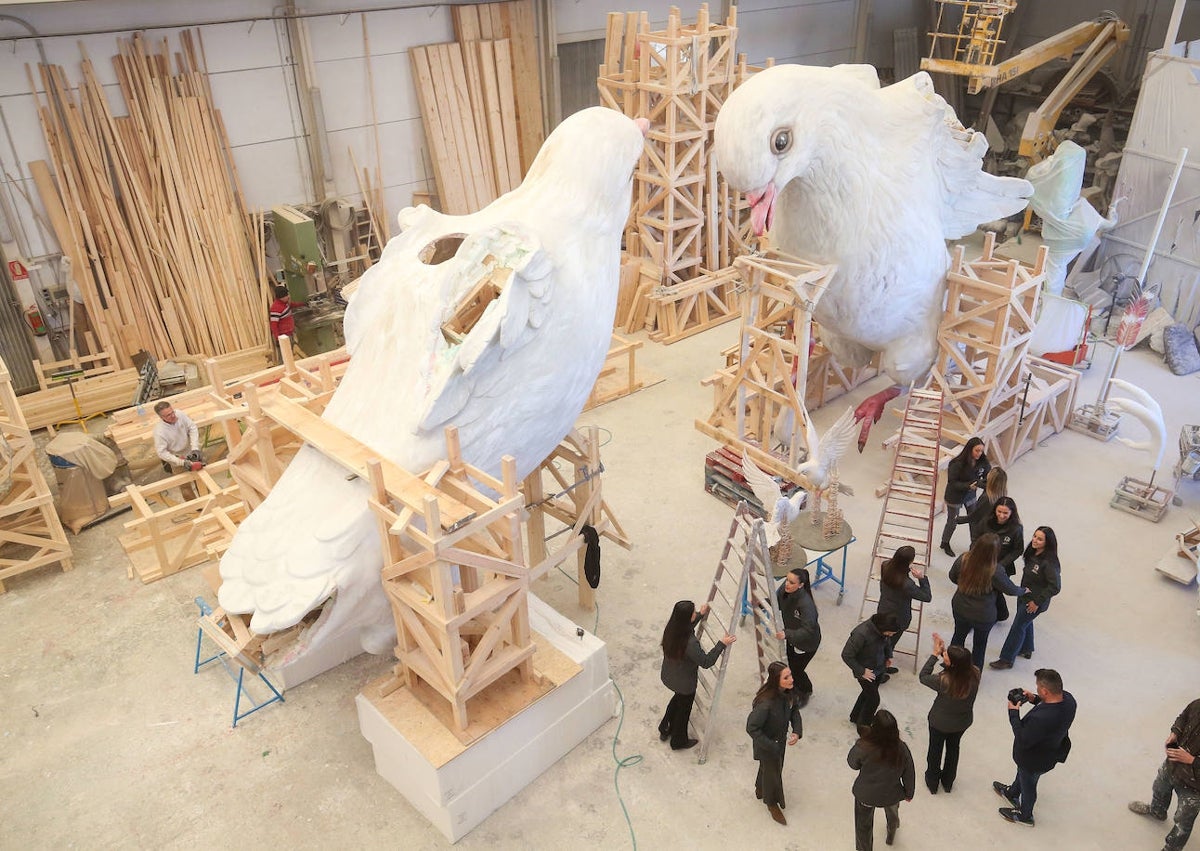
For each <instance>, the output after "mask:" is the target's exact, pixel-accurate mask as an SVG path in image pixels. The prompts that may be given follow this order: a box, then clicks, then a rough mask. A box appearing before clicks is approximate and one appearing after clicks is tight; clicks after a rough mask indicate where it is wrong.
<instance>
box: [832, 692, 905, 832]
mask: <svg viewBox="0 0 1200 851" xmlns="http://www.w3.org/2000/svg"><path fill="white" fill-rule="evenodd" d="M860 730H861V735H860V738H859V740H858V741H857V742H855V743H854V747H852V748H850V753H848V754H846V762H847V763H848V764H849V766H850V767H851V768H853V769H854V770H856V771H857V772H858V777H857V778H856V779H855V781H854V847H855V848H856V849H857V851H871V849H872V848H873V847H874V842H875V835H874V834H875V808H876V807H883V812H884V815H885V816H886V818H887V844H888V845H891V844H892V842H893V840H895V838H896V830H897V829H898V828H899V827H900V802H901V801H911V800H912V799H913V795H914V794H915V793H916V785H917V770H916V767H915V766H914V765H913V758H912V752H911V751H909V749H908V745H906V744H904V742H902V741H900V728H899V726H897V724H896V717H895V716H894V715H892V713H890V712H888V711H887V710H886V709H880V710H879V711H878V712H876V713H875V717H874V718H873V719H872V720H871V725H870V727H864V728H860Z"/></svg>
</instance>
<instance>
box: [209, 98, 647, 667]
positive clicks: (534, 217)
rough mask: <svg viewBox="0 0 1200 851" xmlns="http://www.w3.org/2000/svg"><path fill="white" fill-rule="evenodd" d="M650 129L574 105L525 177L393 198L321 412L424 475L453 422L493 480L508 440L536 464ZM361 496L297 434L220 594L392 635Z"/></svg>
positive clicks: (599, 348) (576, 407) (381, 645)
mask: <svg viewBox="0 0 1200 851" xmlns="http://www.w3.org/2000/svg"><path fill="white" fill-rule="evenodd" d="M648 126H649V124H648V122H647V121H646V120H645V119H638V120H636V121H635V120H633V119H630V118H627V117H625V116H623V115H621V114H620V113H618V112H616V111H614V110H610V109H604V108H601V107H595V108H592V109H585V110H582V111H580V112H577V113H575V114H574V115H571V116H570V117H568V118H567V119H566V120H564V121H563V122H562V124H560V125H559V126H558V127H557V128H556V129H555V130H554V132H552V133H551V134H550V136H549V137H548V138H547V139H546V141H545V143H544V144H543V146H542V148H541V150H540V151H539V153H538V155H537V158H536V159H535V160H534V162H533V164H532V166H531V167H530V169H529V173H528V175H526V177H525V180H524V182H523V183H522V184H521V185H520V186H519V187H517V188H516V189H514V190H513V191H511V192H509V193H507V194H505V195H503V196H501V197H500V198H498V199H496V200H495V201H494V202H492V203H491V204H490V205H488V206H487V207H485V208H484V209H482V210H480V211H478V212H476V213H473V214H471V215H466V216H447V215H442V214H440V213H436V212H434V211H432V210H430V209H429V208H427V207H424V206H421V207H417V208H408V209H406V210H404V211H403V212H401V213H400V216H399V221H400V226H401V233H400V234H399V235H398V236H396V237H395V238H393V239H392V240H390V241H389V242H388V244H387V246H386V248H385V250H384V252H383V255H382V257H381V258H380V260H379V262H378V263H376V264H375V265H374V266H373V267H371V269H369V270H368V271H367V273H366V274H365V275H364V276H363V277H362V278H361V279H360V281H359V285H358V287H357V289H356V291H355V292H354V293H353V295H352V296H351V297H350V299H349V306H348V308H347V311H346V320H345V326H346V345H347V349H348V350H349V352H350V355H351V360H350V364H349V366H348V367H347V370H346V373H345V376H344V377H343V379H342V382H341V384H340V385H339V386H338V388H337V390H336V392H335V393H334V395H333V397H332V399H331V400H330V402H329V404H328V406H327V408H326V409H325V412H324V414H323V416H324V418H325V419H326V420H327V421H329V422H331V423H333V424H334V425H336V426H338V427H339V428H341V429H342V430H343V431H344V432H346V433H347V434H349V435H351V436H352V437H354V438H356V439H357V440H359V441H361V442H362V443H364V444H366V445H367V446H369V447H371V449H373V450H375V451H377V452H378V453H379V455H380V457H381V458H386V459H388V460H390V461H392V462H394V463H396V464H398V465H399V466H401V467H402V468H404V469H406V470H408V471H410V472H412V473H415V474H418V475H419V474H421V473H423V472H424V471H425V470H427V469H428V468H429V467H430V466H432V465H433V464H434V463H435V462H436V461H437V460H439V459H441V458H444V457H445V455H446V447H445V438H444V429H445V427H446V426H447V425H454V426H457V428H458V434H459V441H460V447H461V452H462V457H463V459H464V460H465V461H466V462H467V463H468V464H471V465H473V466H476V467H479V468H481V469H483V470H485V471H487V472H488V473H490V474H491V475H494V476H497V477H499V475H500V461H501V458H502V457H503V456H504V455H512V456H514V457H515V459H516V466H517V475H518V476H520V477H524V476H526V475H527V474H529V473H530V472H532V471H533V470H534V469H536V468H537V466H538V465H539V464H540V463H541V462H542V461H543V460H544V459H545V457H546V456H547V455H548V454H549V453H550V452H551V451H552V450H553V449H554V447H555V446H556V445H558V443H559V441H560V440H562V438H563V437H564V436H566V434H567V433H568V432H569V431H570V429H571V428H572V427H573V425H574V423H575V420H576V418H577V417H578V416H579V413H580V412H581V411H582V410H583V406H584V404H585V403H586V401H587V398H588V395H589V393H590V392H591V390H592V386H593V384H594V383H595V381H596V377H597V375H598V374H599V372H600V370H601V368H602V366H603V363H604V359H605V357H606V354H607V352H608V348H609V344H610V340H611V332H612V324H613V316H614V313H615V311H616V301H617V282H618V274H619V266H620V246H621V233H622V230H623V228H624V225H625V220H626V218H627V217H628V214H629V206H630V199H631V197H632V196H631V190H632V180H633V172H634V168H635V167H636V165H637V162H638V159H639V158H640V156H641V154H642V151H643V148H644V143H645V133H646V132H647V130H648ZM455 246H457V248H456V250H455ZM489 276H490V279H491V280H492V281H497V280H499V281H500V282H501V285H502V289H501V290H500V292H499V293H498V294H494V293H493V296H494V297H493V298H492V300H491V301H490V303H488V304H487V305H486V308H485V309H484V310H483V311H482V314H481V315H478V316H477V317H475V320H474V322H473V324H470V323H466V324H462V323H460V324H457V325H456V324H455V321H454V320H455V317H456V316H460V315H461V311H459V308H460V307H461V306H462V304H463V303H464V302H466V301H467V300H470V299H472V298H475V299H478V297H479V292H480V290H479V285H480V283H481V282H482V281H484V280H485V279H487V278H489ZM468 325H469V327H468ZM367 496H368V488H367V485H366V483H365V482H363V481H361V480H359V479H356V478H354V477H352V476H351V477H348V476H347V475H346V472H345V470H344V469H342V468H341V467H340V466H338V465H337V464H336V463H334V462H333V461H331V460H329V459H328V458H326V457H325V456H324V455H322V454H321V453H319V452H318V451H317V450H315V449H314V448H312V447H309V446H305V447H303V448H302V449H301V450H300V451H299V452H298V453H297V455H296V457H295V458H294V459H293V460H292V462H291V464H290V465H289V466H288V467H287V469H286V470H285V471H284V473H283V476H282V477H281V478H280V479H279V481H278V482H277V483H276V484H275V486H274V488H273V489H272V490H271V492H270V494H269V495H268V496H267V498H266V500H265V501H264V502H263V503H262V504H261V505H260V506H259V507H258V508H256V509H255V510H254V512H253V513H252V514H251V515H250V516H249V517H248V518H247V519H246V521H245V522H244V523H243V524H242V525H241V527H240V528H239V529H238V531H237V534H236V535H235V537H234V539H233V542H232V545H231V546H230V548H229V550H228V551H227V552H226V553H225V555H224V556H223V557H222V559H221V577H222V580H223V584H222V586H221V589H220V592H219V600H220V603H221V605H222V606H223V607H224V608H225V610H226V611H228V612H231V613H239V614H244V613H252V615H253V616H252V619H251V621H250V628H251V629H252V630H253V631H255V632H257V633H270V632H277V631H279V630H282V629H285V628H287V627H289V626H292V625H294V624H296V623H298V622H300V620H301V619H302V618H303V617H304V616H305V615H306V614H307V613H308V612H310V611H312V610H314V609H315V608H317V607H318V606H320V605H321V604H322V603H326V602H327V601H329V600H330V599H331V598H332V602H331V603H330V604H329V605H326V606H325V608H324V609H323V610H322V613H321V616H320V617H319V619H318V620H317V621H316V623H315V624H314V625H313V626H312V627H311V628H310V629H309V631H308V633H307V635H306V636H304V637H303V638H302V639H301V645H302V647H301V653H303V652H308V651H309V650H313V649H315V648H316V647H318V646H319V645H321V644H322V643H324V642H326V641H329V640H331V639H332V638H334V637H335V636H337V635H340V634H343V633H345V632H346V631H348V630H354V631H356V632H357V634H358V637H359V640H360V641H361V643H362V646H363V648H364V649H365V650H368V651H371V652H375V653H382V652H386V651H388V650H390V649H391V646H392V644H393V643H394V641H395V627H394V622H393V618H392V613H391V610H390V607H389V605H388V601H387V597H386V594H385V592H384V590H383V588H382V583H381V580H380V570H381V568H382V567H383V551H382V545H381V542H380V540H379V532H378V530H377V528H376V520H375V518H374V516H373V515H372V513H371V511H370V510H369V508H368V506H367Z"/></svg>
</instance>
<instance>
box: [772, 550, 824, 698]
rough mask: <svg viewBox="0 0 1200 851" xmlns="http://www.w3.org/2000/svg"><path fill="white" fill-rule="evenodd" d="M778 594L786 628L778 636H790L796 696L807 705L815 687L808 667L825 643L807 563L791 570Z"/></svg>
mask: <svg viewBox="0 0 1200 851" xmlns="http://www.w3.org/2000/svg"><path fill="white" fill-rule="evenodd" d="M775 597H776V600H777V601H778V603H779V616H780V617H781V618H782V619H783V629H781V630H780V631H779V632H777V633H775V637H776V638H778V639H784V638H786V639H787V645H786V646H787V663H788V668H790V669H791V672H792V676H793V677H795V678H796V697H797V699H798V700H799V701H800V708H801V709H803V708H804V707H805V706H807V705H808V699H809V698H810V697H812V690H813V684H812V680H811V679H809V677H808V674H807V673H806V672H805V668H807V667H808V663H809V662H811V661H812V658H813V655H814V654H815V653H816V652H817V648H818V647H820V646H821V624H820V622H819V620H818V617H817V601H816V600H815V599H813V592H812V578H811V577H810V576H809V573H808V571H807V570H806V569H805V568H803V567H794V568H792V569H791V570H789V571H788V574H787V576H785V577H784V579H783V584H782V585H780V586H779V589H778V590H777V591H776V592H775Z"/></svg>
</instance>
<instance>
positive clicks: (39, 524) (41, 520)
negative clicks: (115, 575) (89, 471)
mask: <svg viewBox="0 0 1200 851" xmlns="http://www.w3.org/2000/svg"><path fill="white" fill-rule="evenodd" d="M35 449H36V447H35V445H34V442H33V436H32V435H31V434H30V433H29V429H28V428H27V427H26V425H25V418H24V416H22V414H21V406H20V405H18V404H17V394H16V393H15V392H14V391H13V386H12V377H11V376H10V375H9V372H8V366H7V365H6V364H5V363H4V361H3V360H0V451H2V452H3V456H4V457H3V458H2V459H0V469H2V470H3V471H4V475H3V476H2V477H0V491H2V493H0V594H3V593H4V590H5V589H4V580H5V579H8V578H10V577H13V576H16V575H18V574H21V573H26V572H28V571H30V570H36V569H37V568H39V567H45V566H46V565H49V564H58V565H60V566H61V567H62V569H63V572H66V571H68V570H70V569H71V545H70V544H69V543H67V533H66V532H64V531H63V527H62V523H61V522H59V519H58V511H57V510H55V508H54V496H53V494H51V493H50V487H49V486H48V485H47V484H46V477H45V476H43V475H42V470H41V468H40V467H39V466H38V462H37V458H36V457H35V455H34V451H35Z"/></svg>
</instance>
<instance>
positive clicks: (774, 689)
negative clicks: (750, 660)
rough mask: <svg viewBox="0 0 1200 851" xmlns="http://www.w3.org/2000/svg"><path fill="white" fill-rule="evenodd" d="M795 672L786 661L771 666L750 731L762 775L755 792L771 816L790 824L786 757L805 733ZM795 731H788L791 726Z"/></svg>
mask: <svg viewBox="0 0 1200 851" xmlns="http://www.w3.org/2000/svg"><path fill="white" fill-rule="evenodd" d="M792 684H793V680H792V672H791V671H790V670H789V669H788V666H787V665H785V664H783V663H782V662H772V663H771V664H770V665H769V666H767V679H766V681H765V682H764V683H763V684H762V686H761V687H760V688H759V690H758V693H757V694H756V695H754V703H753V704H752V706H751V709H750V715H749V716H748V717H747V718H746V732H747V733H749V734H750V738H751V739H752V740H753V742H754V758H755V759H756V760H757V761H758V776H757V777H755V778H754V794H755V796H756V797H757V798H758V799H759V800H761V801H762V802H763V803H764V804H766V805H767V809H768V810H769V811H770V813H771V818H773V819H775V821H777V822H779V823H780V824H787V819H786V818H785V817H784V815H783V810H784V809H786V808H787V802H786V801H785V800H784V796H783V757H784V754H785V753H786V751H787V746H788V745H794V744H796V742H798V741H800V738H801V737H802V736H803V735H804V727H803V722H802V720H801V718H800V706H799V704H798V702H797V700H796V696H795V695H794V694H793V693H792ZM789 725H790V726H791V728H792V733H791V735H788V726H789Z"/></svg>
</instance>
